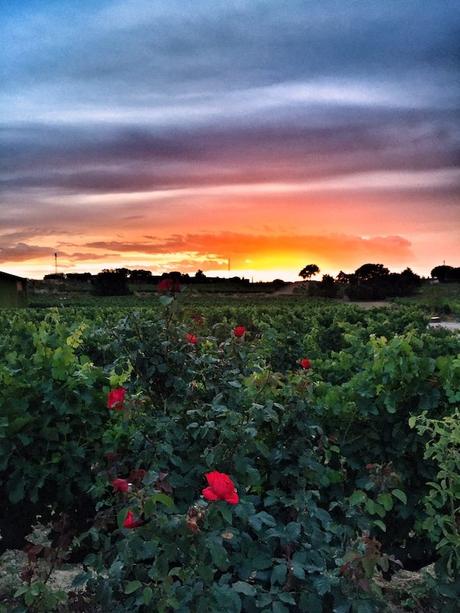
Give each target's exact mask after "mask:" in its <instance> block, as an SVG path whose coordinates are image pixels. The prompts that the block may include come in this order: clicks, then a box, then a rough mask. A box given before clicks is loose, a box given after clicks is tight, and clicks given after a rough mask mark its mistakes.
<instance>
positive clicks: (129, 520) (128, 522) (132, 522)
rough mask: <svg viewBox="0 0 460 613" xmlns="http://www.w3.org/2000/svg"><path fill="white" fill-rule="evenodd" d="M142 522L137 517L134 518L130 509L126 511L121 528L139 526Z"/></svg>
mask: <svg viewBox="0 0 460 613" xmlns="http://www.w3.org/2000/svg"><path fill="white" fill-rule="evenodd" d="M142 524H143V522H142V521H140V520H139V519H134V513H133V512H132V511H128V512H127V513H126V517H125V519H124V521H123V528H139V526H142Z"/></svg>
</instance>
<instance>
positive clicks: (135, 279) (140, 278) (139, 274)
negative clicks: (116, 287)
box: [129, 269, 152, 283]
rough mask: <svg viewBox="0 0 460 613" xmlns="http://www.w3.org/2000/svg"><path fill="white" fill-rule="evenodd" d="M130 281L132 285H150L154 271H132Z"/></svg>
mask: <svg viewBox="0 0 460 613" xmlns="http://www.w3.org/2000/svg"><path fill="white" fill-rule="evenodd" d="M129 280H130V281H131V282H132V283H149V282H151V281H152V271H150V270H143V269H139V270H130V271H129Z"/></svg>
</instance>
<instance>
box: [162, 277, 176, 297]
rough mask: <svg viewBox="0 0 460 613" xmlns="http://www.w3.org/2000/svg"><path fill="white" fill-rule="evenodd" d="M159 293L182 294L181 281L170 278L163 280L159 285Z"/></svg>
mask: <svg viewBox="0 0 460 613" xmlns="http://www.w3.org/2000/svg"><path fill="white" fill-rule="evenodd" d="M157 292H158V293H160V294H167V293H169V292H171V293H172V294H174V293H176V292H180V283H179V281H175V280H174V279H170V278H169V277H167V278H166V279H161V281H159V282H158V284H157Z"/></svg>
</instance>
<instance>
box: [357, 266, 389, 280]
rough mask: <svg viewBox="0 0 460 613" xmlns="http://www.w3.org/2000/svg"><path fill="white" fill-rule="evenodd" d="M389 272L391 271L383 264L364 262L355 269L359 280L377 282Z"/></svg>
mask: <svg viewBox="0 0 460 613" xmlns="http://www.w3.org/2000/svg"><path fill="white" fill-rule="evenodd" d="M389 274H390V271H389V270H388V268H385V266H384V265H383V264H363V265H362V266H360V267H359V268H357V269H356V270H355V272H354V277H355V279H356V280H357V281H358V282H363V283H375V282H378V281H381V280H382V278H383V277H386V276H387V275H389Z"/></svg>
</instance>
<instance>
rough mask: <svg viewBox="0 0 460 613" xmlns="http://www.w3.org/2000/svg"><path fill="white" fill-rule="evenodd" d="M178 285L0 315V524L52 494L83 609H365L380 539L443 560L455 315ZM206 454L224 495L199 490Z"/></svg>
mask: <svg viewBox="0 0 460 613" xmlns="http://www.w3.org/2000/svg"><path fill="white" fill-rule="evenodd" d="M168 298H172V297H168ZM185 300H186V298H184V297H183V296H180V297H179V298H174V299H171V300H167V301H165V300H163V301H160V300H159V299H158V300H157V302H156V304H155V306H154V308H143V309H140V308H139V309H126V308H118V307H114V308H98V309H93V308H81V309H71V308H68V309H65V310H64V309H62V310H57V309H51V310H37V311H34V310H30V311H27V312H22V313H16V312H15V313H12V312H3V313H2V314H0V326H1V330H2V333H1V334H0V385H1V386H2V391H3V392H4V393H3V394H2V397H1V399H0V409H1V411H0V487H1V493H2V495H3V499H4V500H5V501H6V505H5V508H4V510H3V511H2V513H3V516H2V522H3V523H2V526H4V525H8V520H9V518H11V517H13V516H16V514H18V513H19V512H23V511H24V512H25V511H27V513H28V514H29V515H30V516H32V515H33V514H34V513H36V512H41V513H45V514H46V513H51V512H54V513H57V512H59V511H66V512H67V513H69V514H71V515H72V517H73V518H75V524H76V529H77V532H79V534H78V543H79V545H80V546H82V547H84V549H85V551H86V553H87V556H86V559H85V572H84V573H83V574H82V576H81V577H80V579H79V581H82V582H83V581H88V590H89V591H90V593H91V595H92V598H93V601H94V602H95V603H96V604H97V606H99V607H100V608H101V609H102V610H114V611H148V610H151V608H152V606H154V607H155V610H158V611H170V610H180V611H204V610H208V611H209V610H210V611H221V610H226V611H227V610H228V611H257V610H262V611H278V612H282V611H313V612H314V611H323V610H325V611H332V610H336V611H343V612H344V613H345V612H346V611H378V610H382V606H383V604H382V603H383V601H384V595H382V592H381V590H380V588H379V584H378V581H377V579H378V577H379V575H380V574H381V573H382V572H384V573H387V572H392V570H394V567H395V565H397V564H398V562H397V560H399V561H400V563H402V564H403V565H405V564H406V563H407V564H409V563H410V564H416V563H418V564H419V565H420V566H423V565H426V564H428V563H429V562H431V561H432V560H433V559H436V558H437V557H439V559H440V560H441V561H442V560H449V561H448V562H446V564H447V566H448V567H449V568H451V569H452V568H454V566H453V563H454V557H453V556H450V557H449V555H450V554H449V551H450V552H451V551H452V550H453V547H454V546H455V545H456V543H457V541H456V540H455V539H456V538H458V534H457V535H454V536H452V535H453V534H454V533H453V531H452V524H451V523H449V522H450V521H451V520H452V517H453V516H452V514H451V513H450V512H449V509H450V501H451V499H452V495H453V494H452V493H453V492H454V493H455V492H456V491H457V488H458V484H457V482H456V481H455V480H454V477H453V476H452V475H451V472H449V476H448V477H447V476H446V474H447V473H446V474H444V473H443V472H442V471H446V470H447V468H446V466H447V464H446V462H447V460H449V462H450V461H451V460H452V458H450V457H449V458H447V456H448V450H450V449H451V448H452V445H453V444H454V439H448V440H449V442H446V441H447V438H448V431H449V428H450V427H451V422H450V421H449V420H450V419H453V418H454V417H455V415H457V414H456V413H455V406H456V405H458V390H459V376H460V375H459V362H458V357H457V356H458V353H459V350H460V339H459V337H458V336H457V337H456V336H454V335H452V334H448V333H445V334H444V333H441V334H440V333H438V332H435V331H431V330H427V329H426V324H427V316H426V315H425V314H424V313H423V311H422V310H421V309H419V308H418V307H413V306H402V307H395V308H394V309H391V310H390V309H379V310H378V311H375V312H372V313H370V312H363V311H360V310H359V309H357V308H355V307H352V306H346V305H333V306H331V305H324V304H316V305H315V304H311V305H310V306H309V307H308V308H305V306H299V305H298V304H296V303H292V305H291V307H290V308H289V309H286V308H283V306H277V305H276V304H275V303H266V302H265V303H260V304H258V303H256V302H254V304H247V305H243V306H238V307H234V306H228V305H226V306H222V305H216V306H212V305H211V306H207V307H206V306H201V307H200V311H199V314H198V315H199V316H198V315H197V308H196V306H195V305H194V304H193V303H187V302H185ZM235 325H244V326H245V328H246V330H247V333H246V334H245V336H244V337H241V338H235V337H234V335H233V334H232V330H233V327H234V326H235ZM189 332H192V333H193V334H195V335H196V336H197V337H198V343H197V344H191V343H189V342H187V339H186V334H187V333H189ZM303 357H308V359H309V360H311V363H312V368H311V369H309V370H302V369H301V368H300V366H299V364H298V360H299V359H300V358H303ZM120 386H124V387H125V388H127V400H126V402H125V406H124V409H123V410H121V411H109V410H108V409H107V408H106V394H107V392H108V391H109V389H111V388H115V387H120ZM423 415H425V417H420V416H423ZM452 416H454V417H452ZM410 418H411V419H412V420H415V421H414V424H417V430H414V429H412V428H411V427H410V425H409V419H410ZM424 419H425V420H428V421H422V420H424ZM433 419H436V420H437V422H436V423H437V426H436V427H437V428H439V429H440V430H439V432H438V431H436V432H437V434H436V436H435V435H434V434H433V435H432V439H433V440H432V443H431V444H432V445H435V448H436V450H433V449H434V448H433V447H428V448H426V443H427V436H428V432H429V431H428V429H427V428H428V426H427V424H428V423H430V426H429V427H430V428H431V427H434V426H433V425H432V424H431V422H430V421H429V420H433ZM419 420H420V421H419ZM438 422H439V423H438ZM441 423H442V424H444V426H443V428H444V429H443V430H442V432H441V429H442V428H441V425H440V424H441ZM411 424H412V421H411ZM422 424H424V426H423V427H424V428H425V430H423V429H420V428H422ZM451 429H452V428H451ZM452 436H453V435H452ZM456 436H457V437H458V433H457V434H456ZM441 440H442V444H441ZM455 440H456V441H457V444H458V439H455ZM430 449H431V451H429V450H430ZM213 470H218V471H221V472H224V473H227V474H228V475H230V476H231V478H232V479H233V481H234V483H235V485H236V488H237V491H238V494H239V497H240V502H239V503H238V504H237V505H229V504H227V503H225V502H223V501H218V502H206V501H204V500H203V498H202V496H201V491H202V489H203V488H204V487H205V486H206V482H205V479H204V475H205V474H206V473H207V472H210V471H213ZM448 470H449V471H452V470H453V467H452V466H451V464H449V465H448ZM139 471H145V472H139ZM440 471H441V472H440ZM441 473H442V474H441ZM115 478H121V479H127V480H128V481H129V482H130V483H131V486H130V489H129V491H128V492H126V493H118V492H115V491H114V490H113V488H112V486H111V481H112V480H113V479H115ZM446 479H450V481H448V486H447V487H446V486H445V485H444V484H443V480H446ZM437 483H438V484H439V485H440V489H439V488H437V487H436V484H437ZM446 483H447V481H446ZM446 491H447V494H446ZM455 504H457V506H458V503H455ZM430 505H431V506H430ZM455 508H457V507H455ZM128 510H130V511H131V512H132V514H133V516H134V518H135V519H136V521H139V524H140V525H139V526H138V527H136V528H131V529H128V528H125V527H123V522H124V520H125V518H126V515H127V512H128ZM431 510H433V513H431ZM435 511H436V512H435ZM441 511H442V513H441ZM456 512H458V509H457V511H456ZM449 513H450V515H449ZM443 517H447V519H442V518H443ZM449 518H450V519H449ZM82 519H83V520H85V521H87V523H86V525H85V526H84V528H83V526H82V523H83V522H81V520H82ZM430 522H431V523H430ZM446 531H447V532H448V533H449V535H451V536H452V539H453V540H449V541H448V542H447V541H445V540H444V541H443V539H445V538H446V537H445V534H446ZM451 536H450V537H449V539H450V538H451ZM449 565H450V566H449ZM446 576H447V575H446ZM450 576H451V575H450ZM440 581H441V583H440V585H441V587H442V586H444V587H442V589H443V590H444V591H446V589H447V590H448V589H451V591H452V589H453V588H452V581H450V579H449V576H447V578H444V577H440ZM449 581H450V583H449ZM35 583H37V582H35ZM45 585H46V584H45ZM446 586H447V587H446ZM30 589H31V588H30ZM37 589H38V590H39V591H40V589H41V588H40V586H38V587H34V590H35V591H36V590H37ZM26 593H28V592H27V590H26V591H24V592H23V593H22V594H20V595H19V594H18V597H19V596H20V597H21V598H22V597H23V598H25V594H26ZM440 594H441V593H440ZM441 596H442V598H443V599H444V600H442V602H443V603H444V601H445V599H446V598H448V597H447V596H445V594H444V595H442V594H441ZM441 596H439V598H441ZM34 597H35V596H34ZM27 598H29V599H30V598H32V596H31V595H29V596H27ZM40 598H42V599H43V598H44V596H40ZM50 598H51V596H50ZM51 606H55V605H51V604H50V607H51ZM56 606H57V605H56ZM50 610H51V609H50Z"/></svg>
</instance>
